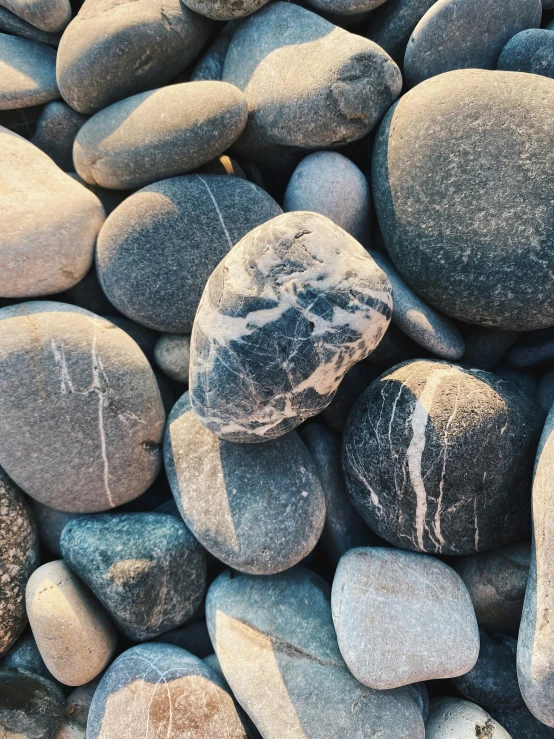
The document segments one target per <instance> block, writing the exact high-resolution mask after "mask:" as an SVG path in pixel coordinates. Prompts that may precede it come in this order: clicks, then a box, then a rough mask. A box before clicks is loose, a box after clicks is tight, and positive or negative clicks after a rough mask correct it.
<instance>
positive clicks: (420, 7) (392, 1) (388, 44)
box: [366, 0, 436, 65]
mask: <svg viewBox="0 0 554 739" xmlns="http://www.w3.org/2000/svg"><path fill="white" fill-rule="evenodd" d="M435 2H436V0H387V2H386V3H384V5H380V6H379V8H377V10H375V11H374V12H373V13H372V14H371V16H370V20H369V28H368V31H367V34H366V35H367V37H368V38H369V39H370V40H371V41H374V42H375V43H376V44H378V45H379V46H380V47H381V48H383V49H384V50H385V51H386V52H387V54H390V55H391V57H392V58H393V59H394V61H395V62H396V63H397V64H400V65H401V64H402V62H403V61H404V53H405V51H406V46H407V44H408V41H409V38H410V36H411V35H412V31H413V30H414V28H415V27H416V26H417V24H418V23H419V21H420V20H421V18H423V16H424V15H425V13H426V12H427V11H428V10H429V8H430V7H431V6H432V5H434V4H435Z"/></svg>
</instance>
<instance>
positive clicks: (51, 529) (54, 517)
mask: <svg viewBox="0 0 554 739" xmlns="http://www.w3.org/2000/svg"><path fill="white" fill-rule="evenodd" d="M29 504H30V506H31V510H32V511H33V516H34V519H35V522H36V525H37V529H38V536H39V539H40V543H41V544H42V545H43V546H45V547H46V548H47V549H49V550H50V551H51V552H52V554H56V555H57V556H58V557H61V556H62V550H61V548H60V537H61V535H62V531H63V528H64V526H65V525H66V523H67V522H68V521H72V520H73V519H74V518H78V517H79V516H80V515H83V514H80V513H66V512H64V511H57V510H56V509H55V508H49V507H48V506H46V505H43V504H42V503H39V502H38V500H33V499H32V498H30V499H29Z"/></svg>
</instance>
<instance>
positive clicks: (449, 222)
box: [372, 2, 554, 331]
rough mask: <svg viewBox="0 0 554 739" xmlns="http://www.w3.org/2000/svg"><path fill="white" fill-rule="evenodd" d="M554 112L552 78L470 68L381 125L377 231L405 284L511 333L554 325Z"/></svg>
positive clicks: (455, 312)
mask: <svg viewBox="0 0 554 739" xmlns="http://www.w3.org/2000/svg"><path fill="white" fill-rule="evenodd" d="M520 4H521V3H519V2H518V5H520ZM504 6H505V3H504V2H503V3H502V8H504ZM483 7H484V6H483ZM487 7H488V5H487ZM472 22H473V20H472ZM553 106H554V81H552V80H550V79H547V78H546V77H539V76H538V75H527V74H522V73H518V72H498V71H495V72H490V71H486V70H480V69H469V70H458V71H455V72H449V73H447V74H442V75H440V76H438V77H434V78H432V79H430V80H428V81H426V82H425V83H424V84H422V85H418V86H417V87H416V88H414V89H413V90H411V91H410V92H408V93H407V94H406V95H404V96H403V97H402V98H401V100H400V101H399V103H398V104H397V105H396V106H395V107H394V108H392V109H391V110H390V111H389V112H388V113H387V115H386V116H385V118H384V119H383V122H382V124H381V126H380V128H379V131H378V133H377V136H376V140H375V147H374V153H373V167H372V179H373V195H374V200H375V207H376V210H377V215H378V218H379V225H380V227H381V231H382V234H383V237H384V240H385V243H386V246H387V250H388V252H389V254H390V256H391V257H392V260H393V262H394V263H395V266H396V268H397V269H398V271H399V272H400V274H401V275H402V277H403V278H404V279H405V280H406V282H407V283H408V285H409V286H410V287H411V288H412V289H413V290H414V291H415V292H416V293H417V294H418V295H419V296H420V297H421V298H422V299H423V300H425V301H426V302H427V303H429V304H430V305H432V306H433V307H434V308H437V309H438V310H440V311H441V312H443V313H446V314H447V315H449V316H451V317H454V318H457V319H460V320H462V321H466V322H468V323H474V324H479V325H482V326H489V327H492V328H499V329H503V330H512V331H513V330H515V331H521V330H524V331H528V330H531V329H538V328H545V327H548V326H551V325H552V324H554V293H552V292H551V290H550V277H549V270H550V269H554V229H553V227H552V224H553V223H554V161H551V160H550V158H549V157H545V156H544V152H545V151H548V149H549V147H550V145H551V141H550V135H549V133H548V131H549V125H550V123H549V122H550V119H551V110H552V107H553ZM407 161H409V162H410V166H409V167H406V162H407ZM444 173H448V176H447V177H446V176H444ZM444 234H448V238H447V239H445V238H444ZM508 244H509V247H508V246H507V245H508ZM538 295H540V296H541V298H540V300H537V296H538Z"/></svg>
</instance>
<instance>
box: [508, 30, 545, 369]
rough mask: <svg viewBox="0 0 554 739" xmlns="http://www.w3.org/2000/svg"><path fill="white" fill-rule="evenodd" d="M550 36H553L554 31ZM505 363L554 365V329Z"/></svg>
mask: <svg viewBox="0 0 554 739" xmlns="http://www.w3.org/2000/svg"><path fill="white" fill-rule="evenodd" d="M552 35H553V36H554V31H553V32H552ZM505 361H506V362H507V364H509V365H511V366H512V367H516V368H517V369H534V368H535V367H545V366H548V365H550V364H554V328H544V329H541V330H540V331H529V332H526V333H525V334H523V336H522V337H521V338H520V339H519V340H518V341H517V342H516V344H514V346H512V348H511V349H510V350H509V352H508V353H507V354H506V358H505Z"/></svg>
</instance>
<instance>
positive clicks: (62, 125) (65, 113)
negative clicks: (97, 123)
mask: <svg viewBox="0 0 554 739" xmlns="http://www.w3.org/2000/svg"><path fill="white" fill-rule="evenodd" d="M86 120H87V117H86V116H84V115H82V114H81V113H78V112H77V111H76V110H73V109H72V108H70V107H69V105H66V103H62V102H61V101H59V100H55V101H53V102H51V103H48V104H47V105H45V106H44V108H43V109H42V111H41V114H40V116H39V118H38V121H37V127H36V129H35V133H34V135H33V138H32V139H31V142H32V143H33V144H34V145H35V146H37V147H38V148H39V149H41V151H43V152H44V153H45V154H48V156H49V157H50V159H52V161H53V162H55V163H56V164H57V165H58V167H60V169H63V170H64V172H72V171H73V169H74V167H73V142H74V141H75V136H76V135H77V132H78V131H79V129H80V128H81V126H82V125H83V124H84V123H85V122H86Z"/></svg>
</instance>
